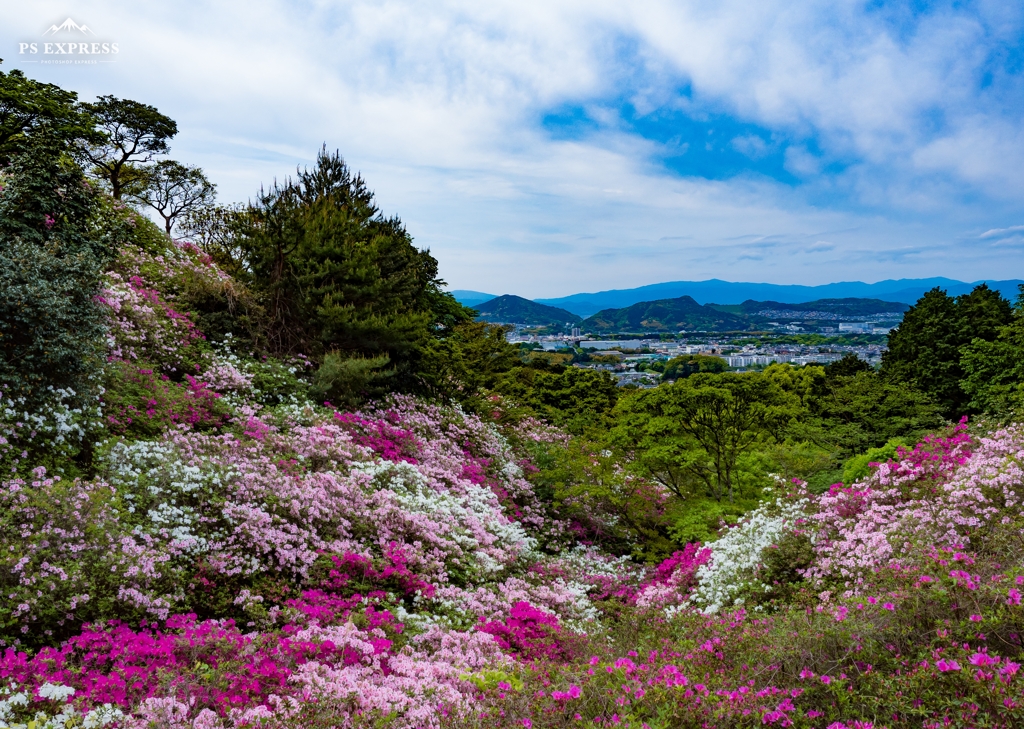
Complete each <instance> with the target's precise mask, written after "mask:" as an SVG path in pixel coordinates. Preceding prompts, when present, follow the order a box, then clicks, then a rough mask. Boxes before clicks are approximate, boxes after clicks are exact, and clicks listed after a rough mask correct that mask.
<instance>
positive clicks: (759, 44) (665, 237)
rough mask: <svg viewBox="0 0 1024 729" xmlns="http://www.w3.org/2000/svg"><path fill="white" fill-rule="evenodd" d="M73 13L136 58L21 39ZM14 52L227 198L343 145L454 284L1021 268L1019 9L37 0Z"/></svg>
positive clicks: (5, 20) (7, 48)
mask: <svg viewBox="0 0 1024 729" xmlns="http://www.w3.org/2000/svg"><path fill="white" fill-rule="evenodd" d="M67 18H72V19H73V20H74V21H75V23H76V24H78V25H85V26H87V27H88V28H89V31H90V32H91V34H87V35H88V37H89V40H91V41H101V40H102V41H110V42H116V43H117V44H118V53H117V54H116V55H108V56H102V57H100V58H97V59H96V60H102V62H97V63H95V64H53V63H44V62H43V61H45V60H47V59H52V58H56V57H57V56H52V55H51V56H49V57H47V56H45V55H44V54H43V53H42V49H41V48H40V52H39V53H37V54H36V55H35V56H33V55H32V54H31V53H29V52H26V53H19V50H20V49H21V46H20V45H19V44H20V43H26V42H37V43H40V44H41V43H44V42H46V41H52V40H74V38H73V37H72V36H73V35H74V34H75V33H79V34H81V31H60V33H59V34H51V35H50V36H45V37H44V33H46V31H47V29H48V28H50V26H52V25H55V24H56V25H60V24H61V23H62V22H63V21H64V20H65V19H67ZM0 57H2V58H3V59H4V63H3V65H2V66H0V70H11V69H13V68H20V69H22V70H24V71H25V72H26V73H27V74H28V75H29V76H31V77H33V78H37V79H40V80H45V81H49V82H53V83H57V84H59V85H61V86H63V87H65V88H69V89H71V90H74V91H76V92H77V93H78V94H79V97H80V98H82V99H83V100H92V99H93V98H95V97H96V96H98V95H101V94H113V95H114V96H118V97H121V98H130V99H135V100H137V101H142V102H145V103H147V104H152V105H153V106H156V107H157V108H158V109H160V111H162V112H163V113H165V114H167V115H168V116H170V117H171V118H173V119H174V120H175V121H177V123H178V127H179V134H178V135H177V137H175V139H174V140H173V141H172V144H171V147H172V149H171V157H172V158H174V159H177V160H178V161H180V162H184V163H187V164H192V165H199V166H200V167H202V168H203V169H204V170H205V171H206V173H207V175H208V176H209V177H210V179H211V180H212V181H213V182H215V183H216V184H217V186H218V195H219V199H220V200H221V201H222V202H225V203H230V202H243V201H245V200H247V199H249V198H250V197H251V196H253V195H254V194H255V193H256V192H257V191H258V190H259V188H260V186H261V185H267V184H270V183H271V182H273V180H274V179H275V178H276V179H283V178H285V177H287V176H288V175H289V174H294V171H295V169H296V168H297V167H299V166H305V165H308V164H310V163H311V162H312V161H313V160H314V159H315V157H316V153H317V151H318V150H319V149H320V147H321V145H324V144H326V146H327V147H328V148H329V149H331V150H334V149H337V150H339V151H340V152H341V154H342V155H343V156H344V157H345V159H346V160H347V162H348V163H349V165H350V166H351V167H352V168H353V169H355V170H358V171H359V172H360V173H362V175H363V177H364V178H365V179H366V181H367V183H368V185H369V187H370V188H371V189H372V190H373V191H374V192H375V194H376V196H377V201H378V203H379V205H380V207H381V209H382V211H383V212H384V213H386V214H388V215H397V216H399V217H400V218H401V219H402V220H403V221H404V223H405V224H406V226H407V228H408V230H409V232H410V234H411V235H412V236H413V237H414V239H415V242H416V244H417V245H418V246H420V247H424V248H429V249H430V250H431V252H432V253H433V255H434V256H435V257H436V258H437V259H438V261H439V264H440V272H441V276H442V277H443V278H444V279H445V280H446V281H447V282H448V284H449V286H450V287H451V288H456V289H473V290H477V291H484V292H489V293H494V294H503V293H515V294H519V295H521V296H526V297H530V298H543V297H557V296H563V295H568V294H572V293H577V292H580V291H596V290H603V289H612V288H629V287H633V286H640V285H644V284H651V283H657V282H662V281H673V280H703V279H708V278H721V279H726V280H730V281H757V282H769V283H781V284H787V283H799V284H808V285H815V284H823V283H829V282H834V281H850V280H862V281H868V282H873V281H878V280H882V279H888V278H919V277H929V276H948V277H950V278H954V279H959V280H966V281H971V280H977V279H983V278H988V279H1008V278H1024V256H1022V255H1021V254H1022V252H1024V124H1022V118H1021V117H1022V115H1024V4H1022V3H1019V2H1008V1H1007V0H991V1H990V0H981V1H978V2H935V3H931V2H918V1H915V0H907V1H906V2H850V1H849V0H821V1H818V0H806V1H803V2H801V1H800V0H746V1H738V0H715V1H714V2H710V1H704V2H682V1H677V2H668V1H663V0H645V1H644V2H642V3H637V2H626V1H625V0H620V1H618V2H608V1H606V0H564V1H563V0H507V1H506V0H487V2H480V0H464V1H460V0H452V1H443V0H438V1H431V0H409V1H408V2H406V1H402V0H395V1H388V0H383V1H380V2H363V1H361V0H351V1H350V2H338V1H332V2H328V1H309V2H300V1H294V0H293V1H285V0H281V1H274V0H244V1H242V0H218V2H216V3H211V2H209V0H207V1H206V2H191V1H190V0H176V1H175V2H173V3H140V2H138V1H137V0H134V1H132V2H119V1H115V0H106V1H103V0H95V1H91V2H90V1H85V2H50V1H49V0H33V1H32V2H5V3H0ZM65 58H67V57H65ZM75 58H79V57H78V56H76V57H75Z"/></svg>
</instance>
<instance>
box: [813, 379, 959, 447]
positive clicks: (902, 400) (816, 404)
mask: <svg viewBox="0 0 1024 729" xmlns="http://www.w3.org/2000/svg"><path fill="white" fill-rule="evenodd" d="M833 372H834V371H833ZM808 407H809V411H810V412H809V416H808V418H807V423H808V425H809V426H810V428H811V429H812V430H813V433H814V434H813V435H812V436H810V437H814V438H815V439H817V440H818V442H820V443H822V444H823V445H826V446H827V447H829V448H830V449H832V450H834V452H835V453H836V456H837V458H838V459H839V461H838V462H839V463H842V462H843V461H845V460H846V459H848V458H850V457H852V456H854V455H857V454H858V453H863V452H865V451H867V450H868V449H869V448H878V447H880V446H882V445H884V444H885V443H886V442H888V441H889V440H891V439H893V438H908V439H911V438H915V437H917V436H919V435H922V434H924V433H926V432H928V431H930V430H934V429H936V428H939V427H941V426H942V424H943V422H944V421H943V418H942V414H941V412H940V411H939V408H938V407H937V406H936V405H935V404H934V403H933V402H932V401H931V400H930V398H928V397H927V396H926V395H924V394H923V393H921V392H919V391H917V390H915V389H914V388H913V387H910V386H907V385H906V384H902V383H893V382H891V381H889V380H886V379H885V378H884V377H882V376H881V375H879V374H878V373H876V372H874V371H862V372H858V373H857V374H855V375H852V376H834V377H826V378H825V379H824V381H823V382H822V383H821V385H820V388H819V389H817V390H816V392H815V393H814V396H813V397H812V398H811V399H810V400H809V402H808Z"/></svg>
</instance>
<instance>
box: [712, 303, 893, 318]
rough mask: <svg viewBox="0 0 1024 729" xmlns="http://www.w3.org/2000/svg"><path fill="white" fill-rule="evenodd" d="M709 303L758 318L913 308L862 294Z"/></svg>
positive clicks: (877, 312) (852, 315)
mask: <svg viewBox="0 0 1024 729" xmlns="http://www.w3.org/2000/svg"><path fill="white" fill-rule="evenodd" d="M707 306H708V307H709V308H712V309H715V310H717V311H722V312H727V313H730V314H737V315H741V316H747V317H753V318H757V319H766V318H770V319H782V320H786V319H811V320H817V321H830V320H842V319H847V320H849V319H855V318H859V317H874V316H878V315H884V314H892V315H893V316H894V317H900V316H902V315H903V312H905V311H906V310H907V309H909V308H910V307H909V306H908V305H907V304H903V303H899V302H894V301H882V300H880V299H859V298H845V299H818V300H816V301H808V302H805V303H797V304H786V303H782V302H780V301H754V300H753V299H748V300H746V301H744V302H743V303H742V304H708V305H707Z"/></svg>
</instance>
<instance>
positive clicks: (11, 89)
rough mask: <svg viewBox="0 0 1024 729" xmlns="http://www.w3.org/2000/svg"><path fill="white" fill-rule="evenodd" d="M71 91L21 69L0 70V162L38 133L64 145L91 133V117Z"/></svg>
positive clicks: (9, 158) (8, 159) (20, 150)
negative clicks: (32, 76)
mask: <svg viewBox="0 0 1024 729" xmlns="http://www.w3.org/2000/svg"><path fill="white" fill-rule="evenodd" d="M77 101H78V96H77V94H75V93H74V92H73V91H66V90H65V89H62V88H60V87H59V86H55V85H54V84H47V83H42V82H40V81H34V80H32V79H30V78H28V77H26V76H25V74H24V73H22V72H21V71H17V70H15V71H11V72H10V73H3V72H0V165H7V164H10V162H11V161H12V160H13V159H14V158H15V157H17V156H18V155H19V154H21V153H23V152H25V151H26V150H27V149H28V148H29V147H30V146H32V144H34V143H35V138H36V137H37V136H38V135H40V134H42V135H44V136H46V137H48V138H50V139H52V140H56V141H57V142H58V143H59V144H60V145H61V146H63V147H65V148H68V147H70V146H71V145H73V144H75V143H77V142H78V141H79V140H83V139H88V138H91V137H92V120H91V119H89V117H88V116H87V115H86V114H83V113H82V111H81V109H80V108H79V107H78V106H77Z"/></svg>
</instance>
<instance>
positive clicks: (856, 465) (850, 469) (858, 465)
mask: <svg viewBox="0 0 1024 729" xmlns="http://www.w3.org/2000/svg"><path fill="white" fill-rule="evenodd" d="M900 447H903V448H907V447H908V443H907V441H906V440H905V439H903V438H893V439H891V440H890V441H889V442H887V443H886V444H885V445H884V446H882V447H881V448H871V449H869V450H868V452H867V453H863V454H861V455H859V456H854V457H853V458H851V459H850V460H848V461H847V462H846V463H845V464H844V465H843V483H845V484H846V485H847V486H849V485H850V484H852V483H853V482H854V481H857V480H859V479H862V478H864V477H865V476H867V475H868V474H869V473H871V467H870V466H871V464H872V463H886V462H887V461H890V460H892V459H893V458H895V457H896V454H897V452H898V450H899V448H900Z"/></svg>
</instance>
